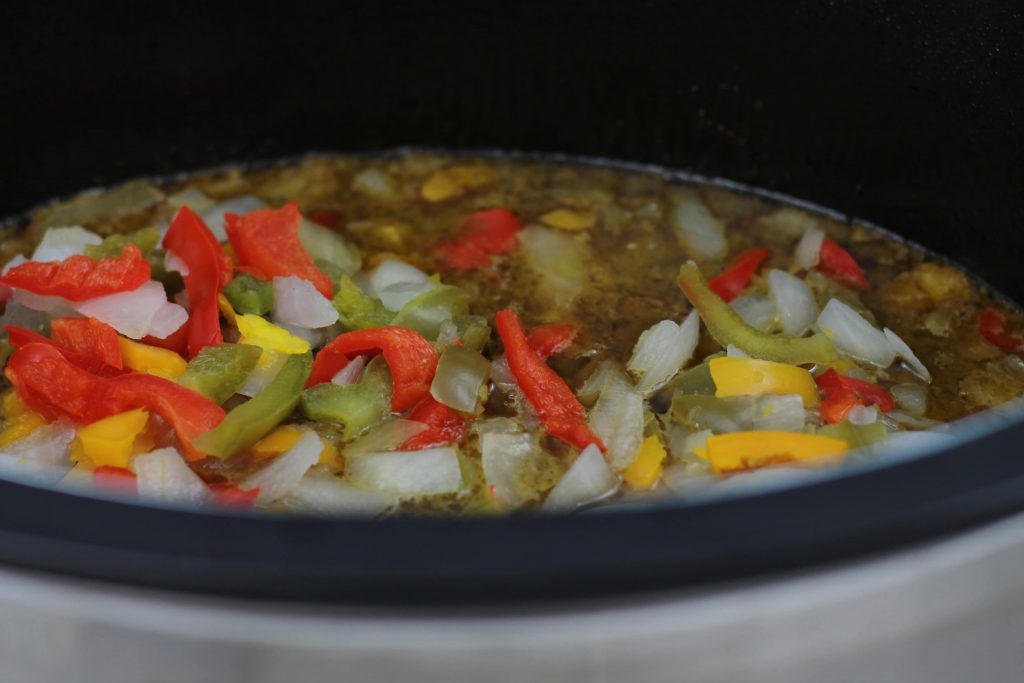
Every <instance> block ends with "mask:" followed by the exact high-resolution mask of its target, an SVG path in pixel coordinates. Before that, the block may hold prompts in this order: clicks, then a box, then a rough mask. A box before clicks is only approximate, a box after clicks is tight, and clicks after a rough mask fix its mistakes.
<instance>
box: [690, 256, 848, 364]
mask: <svg viewBox="0 0 1024 683" xmlns="http://www.w3.org/2000/svg"><path fill="white" fill-rule="evenodd" d="M679 287H680V288H681V289H682V290H683V294H685V295H686V298H687V299H689V300H690V303H691V304H693V307H694V308H696V309H697V312H698V313H699V314H700V317H701V319H702V320H703V321H704V324H705V325H707V328H708V332H710V333H711V336H712V337H714V338H715V341H717V342H718V343H719V344H721V345H722V346H723V347H725V346H728V345H729V344H733V345H735V346H736V347H737V348H739V349H742V350H743V351H744V352H745V353H747V354H748V355H750V356H752V357H754V358H761V359H763V360H772V361H776V362H778V363H789V364H790V365H801V364H804V363H822V364H828V363H832V362H834V361H836V360H838V359H839V356H838V354H837V353H836V350H835V347H834V346H832V342H831V341H829V339H828V337H826V336H825V335H823V334H821V333H817V334H815V335H813V336H810V337H796V336H793V335H788V334H768V333H767V332H762V331H761V330H758V329H756V328H753V327H751V326H750V325H748V324H747V323H745V322H744V321H743V318H741V317H740V316H739V314H737V313H736V311H734V310H733V309H732V307H731V306H729V304H727V303H725V301H723V300H722V298H721V297H719V296H718V295H717V294H715V293H714V292H713V291H711V288H710V287H708V282H707V280H705V279H704V276H703V275H702V274H701V272H700V268H698V267H697V264H696V263H694V262H693V261H689V262H688V263H685V264H684V265H682V266H680V268H679Z"/></svg>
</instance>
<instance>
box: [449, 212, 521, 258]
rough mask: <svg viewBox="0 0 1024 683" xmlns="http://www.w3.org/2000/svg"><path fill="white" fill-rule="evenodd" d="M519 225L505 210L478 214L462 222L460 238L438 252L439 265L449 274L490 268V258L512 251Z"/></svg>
mask: <svg viewBox="0 0 1024 683" xmlns="http://www.w3.org/2000/svg"><path fill="white" fill-rule="evenodd" d="M522 226H523V223H522V221H520V220H519V218H518V217H517V216H516V215H515V214H514V213H512V212H511V211H509V210H508V209H490V210H489V211H478V212H477V213H474V214H471V215H469V216H467V217H466V218H465V219H464V220H463V221H462V227H461V230H460V235H459V237H458V238H456V239H455V240H454V241H452V242H448V243H445V244H442V245H441V246H440V247H439V248H438V253H439V256H440V260H441V264H442V265H443V266H444V267H446V268H450V269H453V270H472V269H474V268H482V267H484V266H489V265H491V258H490V257H491V256H492V255H494V254H507V253H509V252H511V251H512V250H513V249H515V248H516V245H517V241H516V233H518V232H519V229H520V228H521V227H522Z"/></svg>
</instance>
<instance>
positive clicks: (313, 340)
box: [276, 322, 327, 349]
mask: <svg viewBox="0 0 1024 683" xmlns="http://www.w3.org/2000/svg"><path fill="white" fill-rule="evenodd" d="M276 324H277V326H278V327H280V328H281V329H282V330H285V331H287V332H288V334H290V335H292V336H293V337H298V338H299V339H302V340H304V341H307V342H309V345H310V347H312V348H314V349H315V348H316V347H318V346H320V345H321V344H323V343H324V341H325V340H326V339H327V328H326V327H324V328H321V329H319V330H312V329H310V328H308V327H301V326H300V325H290V324H288V323H284V322H278V323H276Z"/></svg>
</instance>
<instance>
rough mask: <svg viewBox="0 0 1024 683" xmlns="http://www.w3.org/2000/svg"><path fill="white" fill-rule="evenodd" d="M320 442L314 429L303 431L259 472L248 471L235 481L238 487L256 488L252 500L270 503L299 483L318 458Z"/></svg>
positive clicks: (321, 443) (293, 488)
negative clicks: (292, 443) (255, 495)
mask: <svg viewBox="0 0 1024 683" xmlns="http://www.w3.org/2000/svg"><path fill="white" fill-rule="evenodd" d="M323 449H324V445H323V442H322V441H321V440H320V437H319V436H318V435H317V433H316V432H314V431H307V432H306V433H304V434H303V435H302V436H301V437H300V438H299V440H298V441H297V442H296V443H295V445H294V446H292V447H291V448H290V449H288V450H287V451H285V452H284V453H282V454H281V455H279V456H277V457H276V458H274V461H273V462H271V463H270V464H269V465H267V466H266V467H264V468H263V469H261V470H260V471H259V472H255V473H253V474H250V475H249V476H248V477H246V478H245V479H243V480H242V481H241V483H239V484H238V486H239V488H242V489H246V490H249V489H257V488H258V489H259V490H260V492H259V495H258V496H257V497H256V502H257V503H258V504H260V505H266V504H268V503H273V502H274V501H275V500H278V499H279V498H282V497H284V496H286V495H288V494H289V493H291V492H292V491H293V490H295V487H296V486H298V485H299V482H300V481H301V480H302V477H303V476H304V475H305V474H306V472H307V471H308V470H309V468H310V467H312V466H313V465H315V464H316V463H317V461H318V460H320V452H321V451H322V450H323Z"/></svg>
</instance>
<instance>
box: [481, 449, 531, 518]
mask: <svg viewBox="0 0 1024 683" xmlns="http://www.w3.org/2000/svg"><path fill="white" fill-rule="evenodd" d="M534 447H535V442H534V439H533V437H532V436H531V435H530V434H528V433H526V432H498V431H488V432H484V433H483V434H482V435H481V436H480V460H481V463H482V464H483V469H484V480H485V481H486V482H487V485H488V486H490V487H493V491H494V494H495V495H496V496H497V497H498V499H499V500H500V501H501V502H502V503H504V505H505V506H506V507H508V508H510V509H515V508H517V507H519V506H520V505H522V504H523V503H524V502H526V499H525V498H524V496H523V494H522V493H521V485H520V483H519V474H520V472H521V471H522V469H523V465H525V464H526V462H527V459H528V458H529V457H530V455H531V454H532V453H533V451H534Z"/></svg>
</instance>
